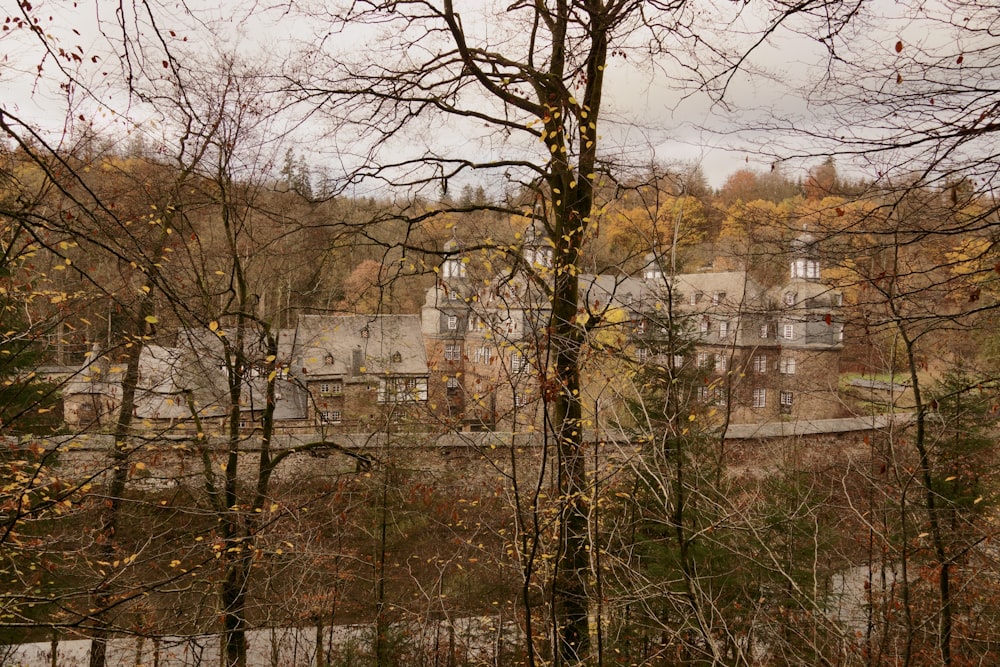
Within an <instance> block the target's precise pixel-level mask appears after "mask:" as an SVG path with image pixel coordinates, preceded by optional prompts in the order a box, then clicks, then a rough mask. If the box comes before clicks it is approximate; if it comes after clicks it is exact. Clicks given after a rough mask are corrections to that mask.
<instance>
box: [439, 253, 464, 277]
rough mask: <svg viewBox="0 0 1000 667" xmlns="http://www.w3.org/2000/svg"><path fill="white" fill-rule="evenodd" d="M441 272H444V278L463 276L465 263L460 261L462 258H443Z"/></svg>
mask: <svg viewBox="0 0 1000 667" xmlns="http://www.w3.org/2000/svg"><path fill="white" fill-rule="evenodd" d="M441 272H442V273H443V274H444V277H445V278H464V277H465V264H463V263H462V260H460V259H458V258H456V257H452V258H450V259H446V260H444V264H443V265H442V267H441Z"/></svg>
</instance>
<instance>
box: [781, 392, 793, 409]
mask: <svg viewBox="0 0 1000 667" xmlns="http://www.w3.org/2000/svg"><path fill="white" fill-rule="evenodd" d="M779 402H780V403H781V405H784V406H789V407H790V406H791V405H792V392H790V391H783V392H781V394H779Z"/></svg>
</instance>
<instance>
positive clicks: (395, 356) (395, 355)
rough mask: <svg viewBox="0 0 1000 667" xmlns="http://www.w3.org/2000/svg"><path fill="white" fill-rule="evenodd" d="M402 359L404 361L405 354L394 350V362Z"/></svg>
mask: <svg viewBox="0 0 1000 667" xmlns="http://www.w3.org/2000/svg"><path fill="white" fill-rule="evenodd" d="M401 361H403V355H402V354H400V353H399V352H393V353H392V363H394V364H398V363H400V362H401Z"/></svg>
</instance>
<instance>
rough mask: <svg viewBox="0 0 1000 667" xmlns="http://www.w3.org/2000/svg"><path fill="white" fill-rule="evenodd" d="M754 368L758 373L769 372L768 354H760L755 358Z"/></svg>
mask: <svg viewBox="0 0 1000 667" xmlns="http://www.w3.org/2000/svg"><path fill="white" fill-rule="evenodd" d="M753 369H754V371H755V372H757V373H766V372H767V356H766V355H763V354H758V355H757V356H756V357H754V358H753Z"/></svg>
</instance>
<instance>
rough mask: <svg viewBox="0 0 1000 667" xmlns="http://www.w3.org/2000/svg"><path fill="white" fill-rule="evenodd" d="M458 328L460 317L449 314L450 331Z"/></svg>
mask: <svg viewBox="0 0 1000 667" xmlns="http://www.w3.org/2000/svg"><path fill="white" fill-rule="evenodd" d="M432 321H433V320H432ZM456 329H458V317H456V316H455V315H449V316H448V331H455V330H456Z"/></svg>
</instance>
